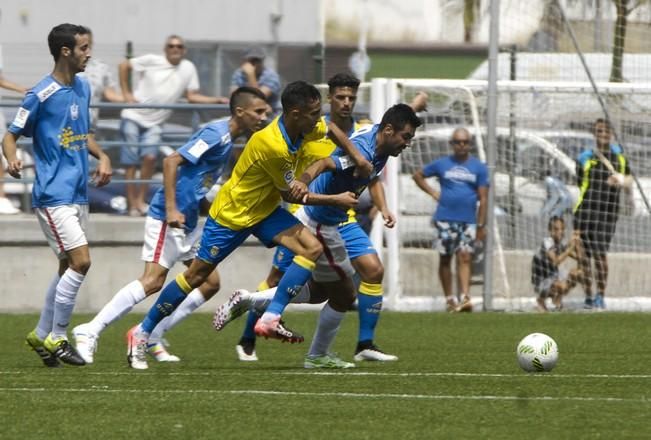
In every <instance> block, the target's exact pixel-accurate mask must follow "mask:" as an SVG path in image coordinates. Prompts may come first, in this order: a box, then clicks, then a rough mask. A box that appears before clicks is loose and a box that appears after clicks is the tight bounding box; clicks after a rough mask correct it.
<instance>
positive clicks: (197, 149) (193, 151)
mask: <svg viewBox="0 0 651 440" xmlns="http://www.w3.org/2000/svg"><path fill="white" fill-rule="evenodd" d="M208 148H210V146H209V145H208V143H207V142H206V141H204V140H203V139H198V140H197V142H195V143H194V145H193V146H191V147H190V149H189V150H188V153H190V155H192V157H196V158H197V159H198V158H200V157H201V155H202V154H203V153H205V152H206V151H207V150H208Z"/></svg>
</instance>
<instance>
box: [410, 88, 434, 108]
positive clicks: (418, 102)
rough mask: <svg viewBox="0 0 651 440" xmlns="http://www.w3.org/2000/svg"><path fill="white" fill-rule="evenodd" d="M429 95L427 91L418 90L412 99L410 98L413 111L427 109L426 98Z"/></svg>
mask: <svg viewBox="0 0 651 440" xmlns="http://www.w3.org/2000/svg"><path fill="white" fill-rule="evenodd" d="M428 98H429V96H428V95H427V93H425V92H423V91H422V90H420V91H419V92H418V93H416V96H414V99H412V100H411V104H410V106H411V108H412V109H414V111H415V112H422V111H423V110H427V99H428Z"/></svg>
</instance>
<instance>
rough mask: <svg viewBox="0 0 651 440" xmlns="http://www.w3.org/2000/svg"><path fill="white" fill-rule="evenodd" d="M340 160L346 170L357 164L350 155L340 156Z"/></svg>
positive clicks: (342, 167)
mask: <svg viewBox="0 0 651 440" xmlns="http://www.w3.org/2000/svg"><path fill="white" fill-rule="evenodd" d="M338 160H339V164H340V165H341V169H342V170H346V169H348V168H350V167H353V166H355V164H354V163H353V161H352V160H351V159H350V157H348V156H340V157H339V159H338Z"/></svg>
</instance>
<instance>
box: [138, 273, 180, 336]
mask: <svg viewBox="0 0 651 440" xmlns="http://www.w3.org/2000/svg"><path fill="white" fill-rule="evenodd" d="M182 276H183V274H181V275H179V276H178V277H176V280H174V281H172V282H171V283H169V284H168V285H167V286H165V288H164V289H163V291H162V292H161V293H160V295H158V299H157V300H156V302H155V303H154V305H153V306H152V307H151V309H149V312H148V313H147V316H145V319H143V321H142V324H141V327H142V330H143V331H144V332H147V333H151V332H152V331H153V330H154V328H155V327H156V326H157V325H158V323H159V322H161V321H162V320H163V319H164V318H165V317H167V316H169V315H171V314H172V312H174V310H176V308H177V307H178V306H179V304H181V303H182V302H183V300H184V299H185V298H186V296H187V293H186V292H185V290H184V289H182V288H181V285H182V284H186V285H187V283H185V278H183V281H182V282H181V283H179V277H182ZM190 290H191V289H190Z"/></svg>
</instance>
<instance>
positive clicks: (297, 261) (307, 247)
mask: <svg viewBox="0 0 651 440" xmlns="http://www.w3.org/2000/svg"><path fill="white" fill-rule="evenodd" d="M299 212H300V210H299ZM254 234H255V235H256V236H257V237H258V238H259V239H260V240H261V241H262V242H263V243H265V244H268V245H271V244H272V243H275V244H278V245H282V246H285V247H286V248H288V249H289V250H291V251H292V252H293V253H294V255H295V257H294V259H293V260H292V264H290V266H289V267H288V269H287V271H286V272H285V274H284V275H283V277H282V278H281V279H280V282H279V283H278V289H277V290H276V293H275V295H274V298H273V300H272V301H271V303H270V304H269V306H268V307H267V310H266V311H265V312H264V314H263V315H262V316H261V317H260V319H259V320H258V322H257V323H256V325H255V332H256V334H257V335H258V336H265V337H274V338H277V339H278V338H279V339H283V340H287V338H286V337H285V336H283V334H285V335H290V334H291V332H287V333H285V332H279V331H278V328H279V323H280V316H281V315H282V313H283V311H284V310H285V307H287V304H289V303H290V301H291V300H292V297H294V296H296V295H297V294H298V293H299V292H300V290H301V288H302V287H303V286H304V285H305V284H306V283H307V281H308V280H309V279H310V277H311V276H312V270H313V269H314V267H315V265H316V263H315V261H316V260H317V259H318V258H319V256H320V255H321V253H322V252H323V248H322V246H321V244H320V243H319V240H317V238H316V237H315V236H314V235H313V234H312V233H311V232H310V231H309V230H308V229H307V228H306V227H305V226H304V225H303V224H302V223H301V222H300V221H299V220H298V219H297V218H296V217H294V216H293V215H292V214H290V213H289V212H288V211H286V210H284V209H282V208H277V209H276V210H275V211H274V212H273V213H272V214H271V215H269V217H267V218H266V219H264V220H263V221H262V222H260V223H259V224H258V225H257V226H256V228H255V230H254ZM281 327H282V326H281ZM284 330H287V329H286V328H284ZM290 339H295V338H293V337H290ZM301 339H302V338H301ZM294 342H296V341H294Z"/></svg>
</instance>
